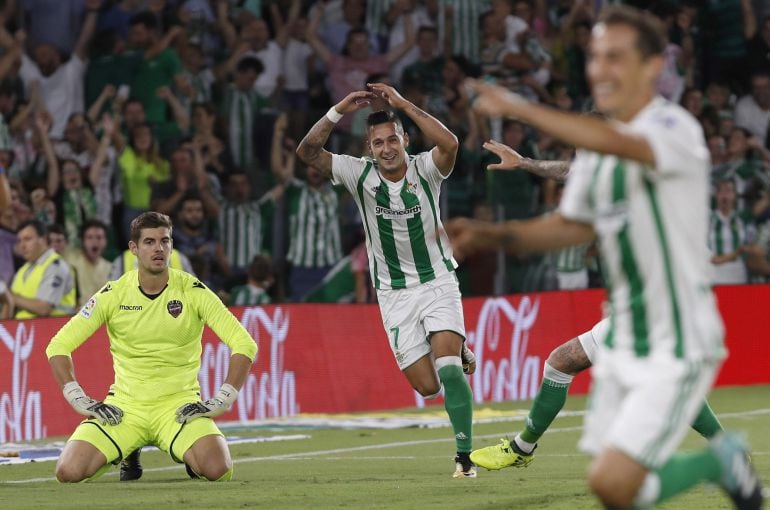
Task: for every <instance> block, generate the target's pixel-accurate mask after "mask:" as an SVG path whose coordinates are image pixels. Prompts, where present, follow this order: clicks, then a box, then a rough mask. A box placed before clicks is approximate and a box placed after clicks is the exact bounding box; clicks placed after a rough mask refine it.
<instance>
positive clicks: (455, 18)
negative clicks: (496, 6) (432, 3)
mask: <svg viewBox="0 0 770 510" xmlns="http://www.w3.org/2000/svg"><path fill="white" fill-rule="evenodd" d="M491 3H492V2H491V0H441V1H440V2H439V14H438V24H439V41H443V40H444V34H445V33H446V27H445V24H446V22H445V20H446V14H445V12H446V8H447V6H451V8H452V18H451V23H452V48H451V50H452V51H451V54H452V55H465V56H466V57H468V59H470V60H471V61H472V62H478V61H479V57H480V53H481V48H480V46H481V28H480V27H479V18H480V17H481V15H482V14H484V13H485V12H486V11H488V10H489V8H490V5H491Z"/></svg>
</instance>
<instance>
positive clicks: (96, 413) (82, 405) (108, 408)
mask: <svg viewBox="0 0 770 510" xmlns="http://www.w3.org/2000/svg"><path fill="white" fill-rule="evenodd" d="M62 393H63V394H64V398H65V399H67V402H69V403H70V405H71V406H72V408H73V409H74V410H75V411H77V412H78V413H80V414H82V415H83V416H90V417H92V418H96V419H97V420H99V421H100V422H101V423H102V425H107V424H110V425H117V424H118V423H120V421H121V420H122V419H123V411H122V410H121V409H120V408H119V407H118V406H115V405H112V404H105V403H104V402H100V401H99V400H94V399H92V398H91V397H89V396H88V395H86V393H85V392H84V391H83V388H81V387H80V385H79V384H78V383H77V382H75V381H70V382H68V383H67V384H65V385H64V388H63V390H62Z"/></svg>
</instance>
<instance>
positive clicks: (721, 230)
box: [708, 209, 757, 285]
mask: <svg viewBox="0 0 770 510" xmlns="http://www.w3.org/2000/svg"><path fill="white" fill-rule="evenodd" d="M756 234H757V232H756V228H755V226H754V220H753V219H752V218H751V213H749V212H748V211H746V212H745V213H743V214H742V213H739V212H738V211H733V212H732V213H730V215H729V216H725V215H724V214H722V212H721V211H720V210H719V209H715V210H713V211H712V212H711V216H710V221H709V237H708V241H709V249H710V250H711V253H712V254H713V255H727V254H730V253H735V252H736V251H738V248H740V247H741V246H742V245H744V244H749V243H752V242H754V239H756ZM713 275H714V279H713V283H714V285H741V284H744V283H749V272H748V269H747V268H746V263H745V262H744V260H743V257H738V258H737V259H735V260H731V261H729V262H723V263H722V264H713Z"/></svg>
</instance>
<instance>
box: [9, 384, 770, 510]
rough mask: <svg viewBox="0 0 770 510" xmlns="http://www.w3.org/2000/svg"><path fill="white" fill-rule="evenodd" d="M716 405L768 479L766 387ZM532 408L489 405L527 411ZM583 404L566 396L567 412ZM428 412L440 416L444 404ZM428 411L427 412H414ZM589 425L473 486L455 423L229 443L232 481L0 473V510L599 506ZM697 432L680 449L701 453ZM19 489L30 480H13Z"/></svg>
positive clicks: (157, 465) (705, 502)
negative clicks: (521, 465) (590, 468)
mask: <svg viewBox="0 0 770 510" xmlns="http://www.w3.org/2000/svg"><path fill="white" fill-rule="evenodd" d="M710 402H711V404H712V407H713V408H714V410H715V411H716V413H717V414H718V415H719V417H720V419H721V420H722V423H723V425H724V426H725V427H726V428H730V429H737V430H742V431H744V432H745V433H746V434H747V436H748V438H749V441H750V443H751V446H752V450H753V462H754V465H755V467H756V469H757V470H758V472H759V473H760V475H761V476H762V478H763V479H764V480H765V482H770V386H753V387H743V388H724V389H718V390H715V391H714V392H713V394H712V396H711V398H710ZM527 406H528V403H522V402H520V403H509V404H499V405H495V406H492V407H493V408H495V409H497V410H512V409H517V410H522V409H526V408H527ZM584 408H585V399H584V398H570V399H568V401H567V406H566V409H567V410H573V411H580V410H583V409H584ZM429 411H432V412H435V411H436V408H431V409H430V410H429ZM409 412H420V411H411V410H410V411H409ZM582 420H583V419H582V417H579V416H573V417H563V418H561V417H560V418H557V420H556V421H555V422H554V424H553V427H552V430H551V431H549V432H548V433H547V434H546V436H545V437H544V438H543V439H542V440H541V442H540V446H539V448H538V450H537V453H536V459H535V462H533V463H532V465H531V466H530V467H529V468H527V469H513V468H508V469H505V470H502V471H496V472H495V471H485V470H483V469H481V470H480V471H479V476H478V478H476V479H460V480H455V479H452V477H451V473H452V471H453V469H454V465H453V462H452V460H451V458H452V456H453V454H454V451H453V440H452V439H451V431H450V429H449V428H448V427H441V428H430V429H423V428H406V429H396V430H384V429H375V430H372V429H361V430H317V429H313V430H301V431H299V432H301V433H303V434H307V435H309V436H311V438H310V439H302V440H295V441H284V442H275V443H252V444H240V445H233V446H232V447H231V451H232V454H233V459H234V460H235V479H234V481H232V482H229V483H206V482H201V481H191V480H189V479H187V476H186V474H185V471H184V467H183V466H179V465H175V464H173V463H172V462H171V460H170V459H169V457H168V456H167V455H166V454H163V453H160V452H153V451H150V452H144V455H143V463H144V467H145V474H144V477H143V478H142V479H141V480H140V481H138V482H132V483H120V482H119V481H118V477H117V470H116V469H113V470H112V471H110V472H109V473H108V474H106V475H105V476H103V477H102V478H100V479H98V480H97V481H95V482H92V483H87V484H77V485H71V486H66V485H61V484H58V483H56V482H55V481H54V480H53V469H54V464H53V463H52V462H45V463H31V464H24V465H12V466H0V507H2V508H4V509H5V508H7V509H9V510H10V509H14V510H15V509H35V510H40V509H67V508H72V509H75V508H77V509H85V508H89V509H93V508H105V509H111V510H118V509H132V510H153V509H163V510H167V509H175V508H184V509H192V508H207V509H230V508H233V509H236V508H264V509H293V508H298V509H299V508H303V509H305V508H307V509H335V510H339V509H386V508H387V509H390V508H392V509H411V508H414V509H420V510H424V509H442V510H446V509H449V508H469V509H503V508H532V509H564V510H567V509H569V510H575V509H583V508H586V509H597V508H599V505H598V504H597V503H596V501H595V500H594V498H593V497H592V496H591V495H590V494H589V493H588V490H587V487H586V484H585V470H586V466H587V464H588V460H589V459H588V457H587V456H585V455H583V454H582V453H580V452H578V450H577V448H576V444H577V441H578V438H579V435H580V426H581V424H582ZM521 423H522V422H520V421H518V422H502V423H491V424H480V425H476V427H475V435H476V439H475V446H476V447H480V446H487V445H489V444H492V443H496V442H497V440H498V438H499V437H503V436H505V435H510V434H511V433H512V432H513V431H515V430H517V429H518V428H519V427H521ZM296 433H298V431H296V430H285V431H278V432H275V431H271V432H266V431H265V430H254V431H251V432H249V431H244V430H242V429H240V430H237V434H238V435H239V436H245V435H248V434H253V435H268V434H269V435H272V434H296ZM704 445H705V442H704V440H703V439H702V438H700V437H699V436H698V435H697V434H695V433H694V432H693V433H691V434H690V435H689V436H688V437H687V439H686V441H685V443H684V445H683V448H684V449H696V448H700V447H703V446H704ZM12 481H15V482H18V481H22V482H24V483H10V482H12ZM662 508H663V509H665V510H673V509H677V510H678V509H697V510H710V509H722V508H731V505H730V502H729V500H728V499H727V497H726V496H724V495H723V493H722V492H721V490H720V489H718V488H717V487H715V486H708V485H703V486H700V487H698V488H696V489H695V490H692V491H690V492H689V493H687V494H686V495H684V496H680V497H678V498H676V499H674V500H672V501H671V502H670V503H668V504H666V505H663V506H662Z"/></svg>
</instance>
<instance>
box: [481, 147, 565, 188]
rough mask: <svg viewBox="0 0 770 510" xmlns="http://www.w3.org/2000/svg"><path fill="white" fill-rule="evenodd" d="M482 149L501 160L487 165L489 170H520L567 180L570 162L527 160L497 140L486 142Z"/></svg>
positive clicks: (549, 177)
mask: <svg viewBox="0 0 770 510" xmlns="http://www.w3.org/2000/svg"><path fill="white" fill-rule="evenodd" d="M482 147H484V148H485V149H486V150H488V151H489V152H491V153H493V154H495V155H496V156H498V157H499V158H500V162H499V163H492V164H491V165H487V170H516V169H519V168H520V169H522V170H526V171H527V172H529V173H532V174H535V175H537V176H539V177H545V178H547V179H553V180H554V181H558V182H564V181H566V180H567V174H568V173H569V166H570V162H569V161H542V160H537V159H531V158H525V157H524V156H522V155H521V154H519V153H518V152H516V151H515V150H513V149H512V148H511V147H508V146H507V145H505V144H504V143H500V142H498V141H495V140H489V141H488V142H484V145H482Z"/></svg>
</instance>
